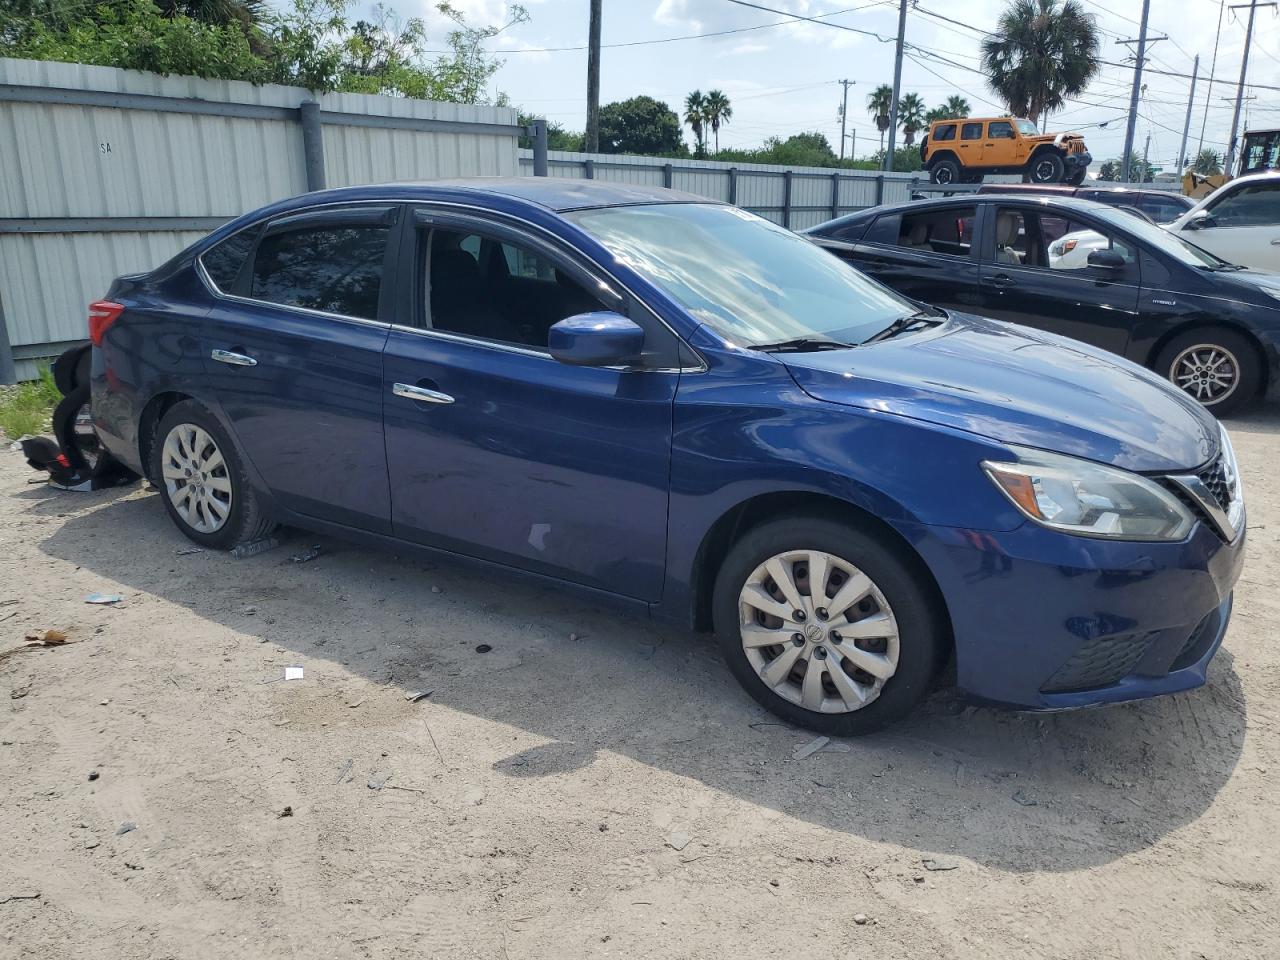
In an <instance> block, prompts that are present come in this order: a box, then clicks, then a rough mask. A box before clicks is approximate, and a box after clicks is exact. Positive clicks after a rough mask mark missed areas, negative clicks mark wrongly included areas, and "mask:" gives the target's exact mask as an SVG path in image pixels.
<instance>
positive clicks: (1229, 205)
mask: <svg viewBox="0 0 1280 960" xmlns="http://www.w3.org/2000/svg"><path fill="white" fill-rule="evenodd" d="M1168 229H1169V230H1170V231H1171V232H1173V233H1176V234H1177V235H1178V236H1180V237H1182V238H1183V239H1184V240H1187V241H1189V242H1191V243H1194V244H1195V245H1196V246H1198V247H1203V248H1204V249H1205V250H1208V251H1209V252H1210V253H1213V254H1217V255H1218V256H1219V257H1221V258H1222V259H1223V260H1226V261H1228V262H1230V263H1239V264H1243V265H1244V266H1246V267H1252V268H1254V269H1255V270H1270V271H1273V272H1275V273H1280V171H1272V172H1269V173H1255V174H1250V175H1249V176H1247V177H1238V178H1236V179H1235V180H1232V181H1230V182H1228V183H1224V184H1223V185H1222V186H1220V187H1219V188H1218V189H1217V190H1215V191H1213V193H1211V194H1209V196H1207V197H1205V198H1204V199H1203V200H1201V201H1200V202H1199V203H1198V204H1196V205H1195V206H1194V207H1192V208H1191V209H1190V210H1188V211H1187V212H1186V213H1184V214H1183V215H1182V216H1180V217H1179V218H1178V219H1177V220H1175V221H1174V222H1173V223H1171V224H1170V225H1169V227H1168Z"/></svg>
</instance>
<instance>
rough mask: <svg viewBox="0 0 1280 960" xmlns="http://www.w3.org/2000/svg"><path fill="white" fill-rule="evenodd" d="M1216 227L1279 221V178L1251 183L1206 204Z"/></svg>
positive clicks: (1266, 224)
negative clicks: (1212, 202)
mask: <svg viewBox="0 0 1280 960" xmlns="http://www.w3.org/2000/svg"><path fill="white" fill-rule="evenodd" d="M1209 212H1210V213H1211V214H1212V215H1213V218H1214V219H1215V220H1217V221H1218V226H1220V227H1264V226H1274V225H1275V224H1277V223H1280V180H1276V181H1275V182H1274V183H1251V184H1249V185H1248V186H1245V187H1241V188H1240V189H1239V190H1236V191H1235V192H1234V193H1232V194H1231V195H1229V196H1226V197H1223V198H1222V199H1221V200H1220V201H1218V202H1217V203H1215V204H1214V205H1213V206H1212V207H1210V208H1209Z"/></svg>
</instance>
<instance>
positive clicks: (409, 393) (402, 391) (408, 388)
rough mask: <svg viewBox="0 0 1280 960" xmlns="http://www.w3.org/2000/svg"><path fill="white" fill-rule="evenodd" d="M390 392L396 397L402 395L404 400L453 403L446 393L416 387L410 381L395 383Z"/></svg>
mask: <svg viewBox="0 0 1280 960" xmlns="http://www.w3.org/2000/svg"><path fill="white" fill-rule="evenodd" d="M391 392H392V393H394V394H395V395H396V396H397V397H404V398H405V399H406V400H418V401H420V402H422V403H453V397H451V396H449V395H448V394H447V393H441V392H440V391H439V390H431V389H429V388H428V387H416V386H414V385H413V384H411V383H397V384H395V385H394V386H392V388H391Z"/></svg>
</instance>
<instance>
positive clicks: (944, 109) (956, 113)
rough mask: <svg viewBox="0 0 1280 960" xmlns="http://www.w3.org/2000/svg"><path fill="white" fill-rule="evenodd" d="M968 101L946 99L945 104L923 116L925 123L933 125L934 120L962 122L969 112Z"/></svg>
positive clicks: (958, 98)
mask: <svg viewBox="0 0 1280 960" xmlns="http://www.w3.org/2000/svg"><path fill="white" fill-rule="evenodd" d="M970 109H971V108H970V106H969V101H968V100H966V99H965V98H964V97H956V96H952V97H947V102H946V103H944V104H942V106H940V107H934V108H933V109H932V110H930V111H929V112H928V113H926V114H925V115H924V119H925V121H926V122H927V123H933V122H934V121H936V120H963V119H964V118H965V117H967V116H968V115H969V112H970Z"/></svg>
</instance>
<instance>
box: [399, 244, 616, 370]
mask: <svg viewBox="0 0 1280 960" xmlns="http://www.w3.org/2000/svg"><path fill="white" fill-rule="evenodd" d="M423 249H424V250H427V251H429V253H428V256H429V258H430V259H429V265H430V267H429V270H427V271H425V281H424V282H425V283H426V284H427V285H428V290H429V296H428V297H427V298H426V299H427V302H428V303H430V306H431V312H430V326H431V327H432V328H433V329H435V330H447V331H449V332H450V333H459V334H463V335H465V336H470V337H476V338H479V339H482V340H496V341H499V342H502V343H512V344H519V345H521V346H529V347H546V345H547V331H548V330H550V329H551V327H552V325H553V324H556V323H559V322H560V321H561V320H563V319H565V318H566V317H572V316H574V315H575V314H579V313H590V312H592V311H594V310H604V309H606V307H605V306H604V304H602V303H601V302H600V300H599V299H597V298H596V297H594V296H592V295H591V294H590V293H588V292H587V291H586V289H585V288H584V287H583V286H582V285H581V284H580V283H578V282H577V281H576V280H574V279H573V278H572V277H570V276H569V275H567V274H566V273H565V272H564V271H562V270H561V269H559V268H558V267H557V266H556V264H555V263H554V262H553V261H552V260H550V259H549V258H548V257H547V256H546V255H544V254H542V253H540V252H539V251H538V250H536V249H534V248H530V247H524V246H521V245H519V244H514V243H509V242H507V241H505V240H499V239H496V238H493V237H488V236H484V235H482V234H478V233H464V232H462V231H458V230H443V229H441V230H435V231H432V233H431V235H430V240H429V244H424V245H423Z"/></svg>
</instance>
